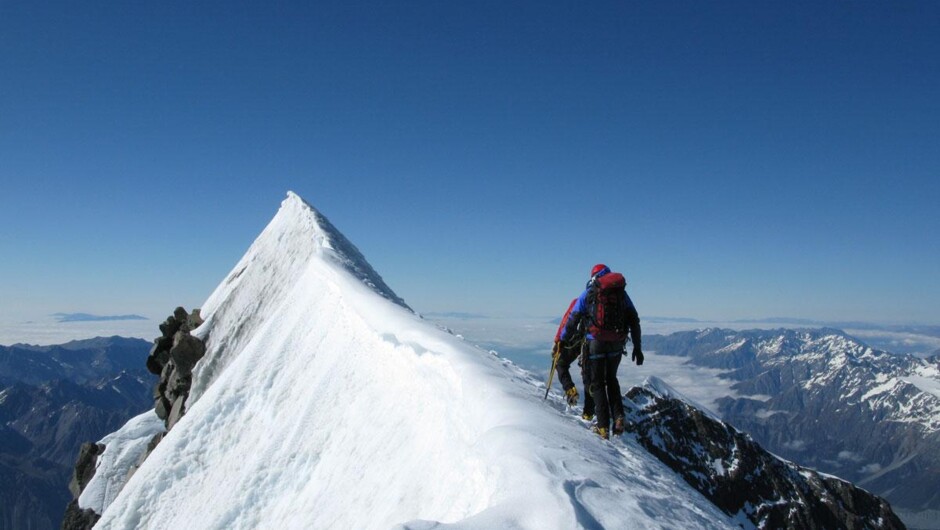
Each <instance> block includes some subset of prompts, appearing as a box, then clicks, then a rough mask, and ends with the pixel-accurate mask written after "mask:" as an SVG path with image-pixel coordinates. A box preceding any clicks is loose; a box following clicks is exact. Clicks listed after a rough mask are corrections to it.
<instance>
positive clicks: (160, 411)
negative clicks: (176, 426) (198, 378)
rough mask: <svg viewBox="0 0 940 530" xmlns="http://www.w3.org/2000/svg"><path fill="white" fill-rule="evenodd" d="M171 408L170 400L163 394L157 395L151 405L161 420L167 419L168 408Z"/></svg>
mask: <svg viewBox="0 0 940 530" xmlns="http://www.w3.org/2000/svg"><path fill="white" fill-rule="evenodd" d="M171 408H173V404H172V403H170V400H168V399H167V398H165V397H163V396H159V397H158V398H157V399H156V404H155V405H154V407H153V410H154V411H155V412H156V413H157V417H159V418H160V419H161V420H165V419H167V417H169V415H170V409H171Z"/></svg>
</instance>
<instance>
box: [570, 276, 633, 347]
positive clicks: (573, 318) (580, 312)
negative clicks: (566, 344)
mask: <svg viewBox="0 0 940 530" xmlns="http://www.w3.org/2000/svg"><path fill="white" fill-rule="evenodd" d="M609 272H610V269H608V268H606V267H605V268H604V269H603V270H602V271H601V272H599V273H597V275H596V276H594V278H600V277H601V276H604V275H605V274H608V273H609ZM594 278H591V281H589V282H588V284H587V287H586V288H585V289H584V292H582V293H581V296H579V297H578V299H577V300H576V301H575V303H574V306H573V307H572V308H571V312H570V314H569V315H568V321H567V322H565V328H564V329H563V330H562V331H561V340H565V339H566V338H567V337H572V336H574V335H575V334H577V329H578V325H580V324H581V323H582V321H583V322H584V326H585V327H587V326H589V325H590V317H589V316H588V306H587V296H588V291H590V289H591V283H592V282H593V281H594ZM623 296H624V298H625V299H626V300H625V301H626V306H625V307H626V309H627V315H626V316H627V327H628V328H629V329H630V340H632V341H633V346H634V348H641V346H640V343H641V340H642V339H641V331H640V315H639V313H637V310H636V306H634V305H633V300H630V295H628V294H627V293H626V291H624V293H623ZM586 338H587V339H588V340H594V336H593V335H591V334H590V333H588V334H587V337H586ZM641 349H642V348H641Z"/></svg>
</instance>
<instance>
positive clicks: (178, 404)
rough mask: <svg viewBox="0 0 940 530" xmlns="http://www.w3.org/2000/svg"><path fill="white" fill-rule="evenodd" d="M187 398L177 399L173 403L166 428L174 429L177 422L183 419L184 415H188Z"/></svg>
mask: <svg viewBox="0 0 940 530" xmlns="http://www.w3.org/2000/svg"><path fill="white" fill-rule="evenodd" d="M185 407H186V398H185V397H183V396H180V397H178V398H176V401H174V402H173V408H171V409H170V415H169V416H167V418H166V428H167V430H170V429H172V428H173V426H174V425H176V424H177V422H179V421H180V419H181V418H182V417H183V414H185V413H186V410H185Z"/></svg>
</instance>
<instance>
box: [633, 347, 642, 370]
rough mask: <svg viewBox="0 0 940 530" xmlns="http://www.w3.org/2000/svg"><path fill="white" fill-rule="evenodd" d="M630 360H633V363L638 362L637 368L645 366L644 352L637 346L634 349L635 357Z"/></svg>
mask: <svg viewBox="0 0 940 530" xmlns="http://www.w3.org/2000/svg"><path fill="white" fill-rule="evenodd" d="M630 360H631V361H636V365H637V366H640V365H641V364H643V350H641V349H640V348H639V347H637V346H634V347H633V355H631V356H630Z"/></svg>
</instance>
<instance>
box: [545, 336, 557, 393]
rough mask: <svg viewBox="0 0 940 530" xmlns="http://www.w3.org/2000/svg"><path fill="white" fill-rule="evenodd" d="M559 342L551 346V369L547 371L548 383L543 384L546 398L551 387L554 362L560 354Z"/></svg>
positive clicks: (553, 375)
mask: <svg viewBox="0 0 940 530" xmlns="http://www.w3.org/2000/svg"><path fill="white" fill-rule="evenodd" d="M560 344H561V343H560V342H556V343H555V346H554V347H553V348H552V369H551V370H549V371H548V383H547V384H546V385H545V397H544V398H542V399H548V391H549V390H551V389H552V378H553V377H555V364H556V363H557V362H558V356H559V355H560V354H561V346H559V345H560Z"/></svg>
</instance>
